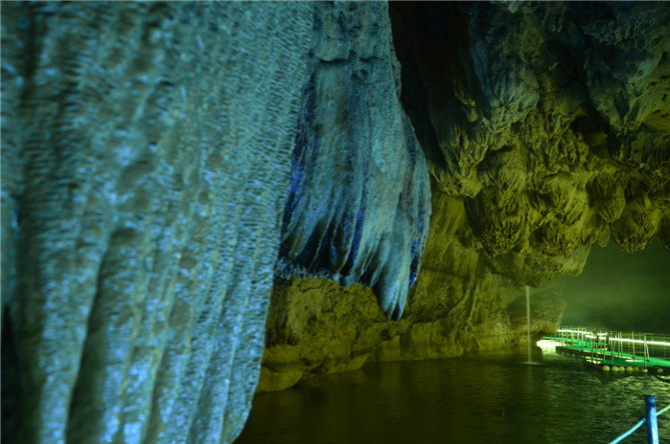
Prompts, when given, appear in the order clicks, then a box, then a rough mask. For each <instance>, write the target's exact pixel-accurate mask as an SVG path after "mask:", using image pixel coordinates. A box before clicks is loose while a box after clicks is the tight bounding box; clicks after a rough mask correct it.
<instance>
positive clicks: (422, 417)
mask: <svg viewBox="0 0 670 444" xmlns="http://www.w3.org/2000/svg"><path fill="white" fill-rule="evenodd" d="M526 359H527V357H526V352H525V350H519V351H518V352H508V353H497V354H485V355H484V354H479V355H475V356H468V357H463V358H457V359H446V360H435V361H418V362H398V363H381V364H377V363H375V364H370V365H367V366H366V367H364V368H363V369H361V370H359V371H357V372H351V373H345V374H339V375H326V376H321V377H318V378H315V379H311V380H308V381H304V382H302V383H300V384H299V385H298V386H297V387H295V388H293V389H289V390H285V391H282V392H277V393H267V394H262V395H259V396H256V398H255V399H254V403H253V408H252V410H251V414H250V417H249V421H248V423H247V426H246V428H245V430H244V432H243V433H242V435H241V436H240V438H239V439H238V440H237V441H236V443H238V444H252V443H254V444H255V443H267V444H272V443H276V444H281V443H333V444H339V443H352V444H354V443H356V444H357V443H384V444H393V443H561V444H563V443H565V444H571V443H594V444H595V443H609V442H610V441H612V440H613V439H615V438H616V437H617V436H619V435H620V434H621V433H623V432H625V431H626V430H628V429H629V428H630V427H632V426H633V425H635V423H636V422H637V421H638V420H639V419H640V418H641V417H643V416H644V411H645V409H644V397H645V395H647V394H651V395H654V396H655V397H656V401H657V405H658V407H659V410H660V409H661V408H663V407H665V406H666V405H668V404H669V403H670V384H667V383H663V382H661V381H659V380H657V379H655V378H653V377H651V376H648V375H635V374H632V375H629V374H625V373H623V374H622V373H617V374H609V373H601V372H599V371H596V370H591V369H588V368H585V367H583V365H582V363H581V360H579V359H578V358H575V357H573V356H565V355H557V354H555V353H553V352H549V351H547V350H545V351H544V352H543V353H542V354H541V353H540V349H539V348H536V349H535V350H534V352H533V359H534V360H535V361H539V362H540V363H541V365H535V366H526V365H521V364H520V363H521V362H523V361H525V360H526ZM659 431H660V436H661V443H664V442H665V443H670V411H669V412H666V413H665V414H664V415H663V416H661V417H659ZM646 442H647V441H646V428H645V426H643V427H641V428H640V429H639V430H638V431H637V432H635V433H634V434H633V435H631V436H630V437H629V438H627V439H626V440H624V441H623V443H625V444H629V443H630V444H632V443H640V444H642V443H646Z"/></svg>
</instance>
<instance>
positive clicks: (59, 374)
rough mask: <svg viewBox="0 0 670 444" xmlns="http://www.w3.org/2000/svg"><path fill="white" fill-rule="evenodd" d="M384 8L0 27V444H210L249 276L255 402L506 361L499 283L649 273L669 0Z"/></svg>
mask: <svg viewBox="0 0 670 444" xmlns="http://www.w3.org/2000/svg"><path fill="white" fill-rule="evenodd" d="M388 8H389V7H388V6H387V5H386V4H384V3H335V4H327V3H298V4H292V3H285V4H272V3H254V4H241V3H207V4H202V5H194V4H186V3H183V4H182V3H168V4H160V3H148V4H140V3H138V4H135V3H118V4H98V3H95V4H93V3H91V4H87V3H70V4H56V3H53V4H52V3H31V4H20V3H8V4H6V5H3V26H2V44H3V51H2V74H3V77H2V92H3V94H2V112H3V116H2V130H3V134H2V137H3V140H2V142H3V143H2V145H3V155H2V174H3V177H2V212H3V217H2V238H3V242H2V262H3V263H2V267H3V268H2V286H3V347H2V351H3V359H2V366H3V378H2V380H3V384H2V387H3V402H2V404H3V439H6V440H7V441H16V442H25V443H32V442H44V443H47V442H48V443H53V442H56V443H60V442H66V441H67V442H72V443H79V442H82V443H84V442H91V443H97V442H111V441H116V442H147V443H151V442H198V443H199V442H217V441H224V442H229V441H231V440H233V439H234V438H235V436H237V434H238V433H239V431H240V429H241V427H242V426H243V424H244V421H245V419H246V415H247V412H248V409H249V406H250V400H251V395H252V393H253V391H254V388H255V386H256V380H257V375H258V370H259V363H260V359H261V351H262V341H263V335H264V331H263V324H264V322H265V317H266V312H267V304H268V299H269V295H270V287H271V284H272V274H273V273H275V272H276V273H277V275H278V276H279V277H281V278H282V283H281V284H280V285H277V288H276V289H275V292H274V299H273V307H272V310H271V314H270V318H269V321H268V326H269V327H270V330H269V334H268V336H267V345H268V349H267V350H266V353H265V356H264V366H263V370H262V374H263V378H262V380H261V385H260V389H261V390H268V389H276V388H280V387H284V386H289V385H291V384H292V383H293V382H295V380H297V379H298V378H299V377H301V376H302V375H303V373H305V372H307V374H312V373H322V372H328V371H342V370H349V369H354V368H357V367H358V366H360V365H362V363H363V362H364V361H365V360H366V359H424V358H433V357H446V356H455V355H458V354H460V353H461V352H462V351H463V350H466V349H475V348H479V349H486V348H493V347H499V346H502V345H512V344H516V343H519V342H520V340H521V338H520V335H521V332H522V331H523V314H522V313H523V304H522V302H523V290H522V286H523V285H526V284H532V285H534V286H538V285H540V284H541V282H543V281H546V280H547V279H550V278H552V277H554V276H558V275H565V274H567V275H574V274H578V273H580V272H581V270H582V268H583V266H584V263H585V261H586V258H587V256H588V252H589V246H590V245H591V244H593V243H594V242H596V241H597V242H599V243H601V244H605V243H606V242H607V240H608V238H609V236H610V235H611V237H612V238H613V239H614V241H615V242H616V243H617V244H618V245H619V246H620V247H621V248H622V249H624V250H627V251H633V250H637V249H640V248H643V247H644V246H645V245H646V244H647V243H648V242H649V240H650V239H651V238H652V237H653V236H657V237H658V238H659V239H660V241H661V242H662V243H663V244H664V245H665V247H666V248H668V249H669V250H670V247H669V245H670V188H669V181H670V166H669V162H670V149H669V147H670V119H669V116H670V109H669V108H670V107H669V103H670V102H669V95H670V58H669V56H668V53H669V51H670V33H668V32H667V23H669V22H670V7H669V6H668V5H667V4H665V3H641V2H640V3H597V4H596V3H594V4H591V3H577V2H574V3H492V4H486V3H479V2H477V3H420V4H417V3H413V4H395V3H394V4H392V5H391V6H390V18H391V21H389V16H388V13H389V9H388ZM390 24H392V25H393V26H392V28H393V36H392V37H393V39H391V32H390V31H391V28H390ZM396 53H397V54H398V58H399V59H400V61H401V65H402V71H400V70H399V68H398V65H397V61H396V59H395V54H396ZM401 74H402V75H401ZM399 92H400V93H401V99H402V105H403V107H404V109H405V110H406V111H407V113H408V115H409V118H408V117H406V116H405V114H404V111H403V108H402V107H401V106H400V105H399V102H398V100H399V99H398V94H399ZM410 122H411V124H410ZM415 134H416V136H415ZM418 142H420V146H421V148H422V149H419V143H418ZM424 159H425V160H427V165H425V164H424ZM429 173H430V174H432V178H433V182H434V186H433V187H432V191H431V190H429V188H428V187H429V180H428V177H429ZM431 205H432V208H433V217H432V219H431V221H430V236H429V238H428V240H426V239H427V226H428V222H427V221H428V217H429V214H430V211H431V210H430V208H431ZM426 242H427V243H426ZM424 244H426V252H425V255H424V256H423V257H424V259H423V263H424V267H423V271H422V272H421V274H419V277H418V280H417V282H416V284H415V286H414V290H412V293H411V294H410V295H409V296H408V298H409V304H408V306H407V309H406V312H405V315H404V317H403V319H402V320H400V321H386V320H385V316H384V314H386V315H387V316H389V317H392V318H393V317H398V316H400V314H401V313H402V310H403V305H404V301H405V298H406V295H407V291H408V289H409V288H410V286H411V284H412V282H413V281H414V280H415V277H416V273H417V272H418V270H419V269H420V267H421V261H422V251H423V246H424ZM291 276H299V277H302V278H306V277H311V278H329V279H332V280H335V281H339V283H341V284H343V285H345V286H348V287H346V288H344V289H343V288H341V287H340V284H339V283H336V282H333V281H326V280H323V279H321V280H317V279H308V280H305V281H300V280H298V279H295V278H293V279H291V280H290V281H288V282H285V280H286V279H287V278H290V277H291ZM355 282H360V283H362V284H364V285H367V286H371V287H372V289H369V288H367V287H364V286H361V285H357V284H354V283H355ZM558 291H559V287H558V286H552V285H547V286H546V287H542V288H541V289H540V290H538V291H537V292H534V296H533V299H534V300H535V301H536V304H535V305H534V306H535V309H534V312H533V313H534V315H533V317H534V318H537V319H538V322H537V323H536V324H535V325H534V327H533V329H534V331H536V332H540V331H543V330H551V329H553V328H555V327H556V326H557V324H558V323H559V322H560V315H561V310H562V305H561V302H560V301H558V300H557V299H556V298H555V295H556V294H557V292H558ZM375 297H376V298H377V300H378V302H379V305H375V302H374V300H375ZM379 306H381V309H380V308H379Z"/></svg>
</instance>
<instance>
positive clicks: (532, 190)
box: [391, 2, 670, 285]
mask: <svg viewBox="0 0 670 444" xmlns="http://www.w3.org/2000/svg"><path fill="white" fill-rule="evenodd" d="M391 15H392V19H393V24H394V36H395V42H396V50H397V53H398V57H399V59H400V61H401V63H402V66H403V70H402V81H403V103H404V105H405V107H406V109H407V110H408V112H409V114H410V117H411V118H412V122H413V124H414V125H415V128H416V130H417V135H418V136H419V140H420V142H421V144H422V146H423V147H424V149H425V150H426V151H427V158H428V160H429V164H430V168H431V171H432V173H433V176H434V177H435V178H436V179H437V181H438V183H439V184H440V189H441V191H443V192H445V193H447V194H450V195H459V196H464V197H466V200H465V202H466V209H467V215H468V219H469V222H470V226H471V227H472V229H473V232H474V233H475V235H476V237H477V239H478V241H479V242H481V243H482V245H483V247H484V250H485V254H486V256H487V258H488V259H487V260H488V261H489V262H492V263H493V265H494V268H495V269H496V271H497V272H499V273H501V274H505V275H508V276H513V277H514V279H515V280H516V281H517V282H518V283H520V284H521V283H531V284H534V285H537V284H539V283H540V282H541V281H542V280H545V279H548V278H550V277H552V276H555V275H557V274H566V273H567V274H578V273H579V272H580V271H581V269H582V268H583V265H584V262H585V260H586V257H587V253H588V249H587V248H586V247H588V246H589V245H591V244H592V243H594V242H595V241H596V240H598V239H599V238H600V239H601V238H606V237H607V236H609V233H611V235H612V237H613V239H614V241H615V242H616V243H617V244H618V245H619V246H620V247H621V248H622V249H624V250H626V251H634V250H638V249H641V248H644V246H645V245H646V243H647V242H648V241H649V240H650V239H651V238H652V237H653V236H654V235H659V236H660V237H663V238H665V236H666V234H665V232H664V231H662V230H659V227H660V226H661V225H662V224H664V223H665V222H662V221H664V220H666V219H667V217H668V215H669V214H670V207H669V206H668V196H669V195H670V188H669V186H670V185H669V184H670V182H669V181H670V98H669V96H670V56H669V55H668V54H669V52H670V33H668V30H667V26H666V25H667V23H668V22H669V21H670V7H668V5H665V4H661V3H636V4H633V3H619V2H613V3H588V2H587V3H559V2H554V3H523V4H520V3H494V4H490V3H481V2H476V3H473V2H466V3H421V4H419V5H415V4H409V3H393V4H391ZM664 242H666V243H667V240H665V241H664Z"/></svg>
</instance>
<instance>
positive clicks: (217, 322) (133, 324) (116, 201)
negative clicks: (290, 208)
mask: <svg viewBox="0 0 670 444" xmlns="http://www.w3.org/2000/svg"><path fill="white" fill-rule="evenodd" d="M2 13H3V26H2V46H3V51H2V74H3V78H2V93H3V95H2V112H3V118H2V142H3V143H2V145H3V159H2V166H3V170H2V173H3V177H2V184H3V196H2V198H3V199H2V200H3V208H2V218H3V232H2V237H3V258H2V259H3V261H2V262H3V263H2V267H3V282H2V285H3V307H5V308H6V309H5V310H3V328H4V330H3V359H2V366H3V378H2V390H3V399H2V404H3V407H2V408H3V421H2V431H3V441H4V442H15V443H26V444H31V443H44V444H47V443H48V444H57V443H65V442H67V443H103V442H110V443H111V442H123V443H155V442H161V443H179V442H191V443H215V442H221V441H222V442H230V441H232V440H233V439H234V438H235V437H236V436H237V435H238V434H239V432H240V431H241V428H242V426H243V424H244V422H245V420H246V417H247V415H248V410H249V408H250V405H251V397H252V395H253V391H254V388H255V386H256V383H257V378H258V370H259V363H260V359H261V354H262V351H263V340H264V333H265V331H264V325H265V319H266V312H267V303H268V299H269V294H270V289H271V287H272V282H273V276H274V269H275V262H276V258H277V254H278V250H279V239H280V232H281V215H282V213H283V208H284V203H285V201H286V188H287V184H288V182H289V177H290V171H291V153H292V151H293V148H292V147H293V142H294V139H295V135H296V130H297V124H296V122H297V120H298V112H299V104H300V98H301V96H302V92H303V89H304V86H305V82H306V80H307V79H308V69H307V68H308V65H307V60H308V58H307V54H308V52H309V50H310V47H311V37H310V35H311V28H312V22H313V11H312V6H311V5H310V4H309V3H293V4H245V3H213V4H197V3H169V4H165V3H120V2H119V3H112V4H103V3H69V4H60V3H31V4H27V3H12V4H3V5H2ZM5 240H7V241H9V240H11V245H12V249H11V250H9V249H7V250H6V249H5V247H6V245H10V243H9V242H8V243H7V244H5ZM12 288H13V289H14V290H15V291H13V292H12V291H11V289H12Z"/></svg>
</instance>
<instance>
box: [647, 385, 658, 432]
mask: <svg viewBox="0 0 670 444" xmlns="http://www.w3.org/2000/svg"><path fill="white" fill-rule="evenodd" d="M646 403H647V437H648V438H649V444H659V442H658V422H657V420H656V399H655V398H654V397H653V396H652V395H647V398H646Z"/></svg>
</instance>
